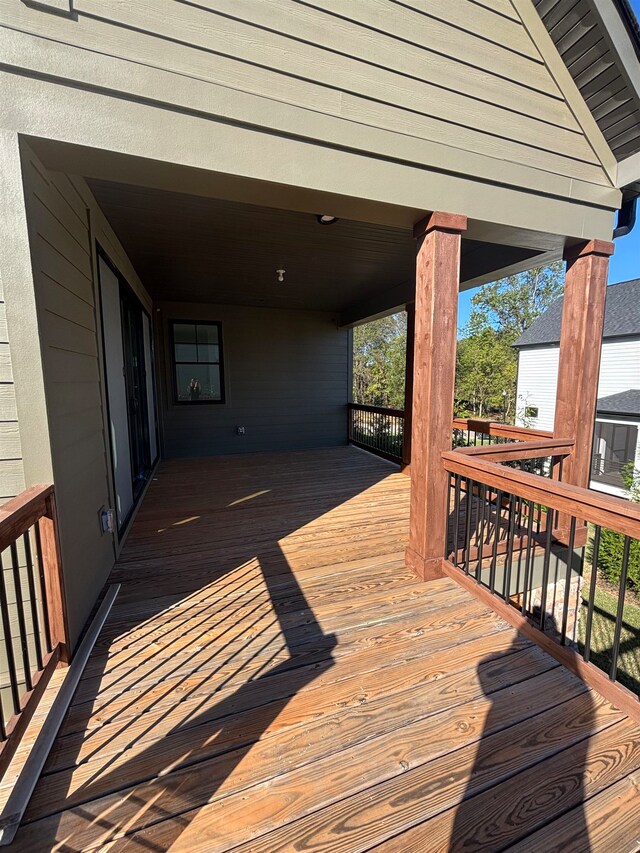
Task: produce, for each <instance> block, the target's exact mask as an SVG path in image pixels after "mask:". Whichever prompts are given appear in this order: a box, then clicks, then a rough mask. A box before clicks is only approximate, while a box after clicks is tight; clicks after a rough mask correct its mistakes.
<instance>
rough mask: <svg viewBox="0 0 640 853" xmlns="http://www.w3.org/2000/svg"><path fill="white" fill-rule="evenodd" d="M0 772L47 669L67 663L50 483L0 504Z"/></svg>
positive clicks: (41, 689)
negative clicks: (0, 636)
mask: <svg viewBox="0 0 640 853" xmlns="http://www.w3.org/2000/svg"><path fill="white" fill-rule="evenodd" d="M0 620H1V623H2V644H3V645H2V650H3V655H2V661H1V669H0V678H1V679H2V680H1V682H0V774H2V773H3V772H4V771H5V770H6V767H7V765H8V763H9V761H10V760H11V757H12V755H13V753H14V752H15V748H16V746H17V745H18V743H19V741H20V738H21V736H22V734H23V733H24V731H25V729H26V727H27V725H28V723H29V720H30V719H31V716H32V715H33V711H34V710H35V708H36V706H37V704H38V701H39V700H40V697H41V695H42V693H43V692H44V689H45V687H46V685H47V682H48V680H49V677H50V676H51V674H52V672H53V670H54V669H55V668H56V666H58V665H59V664H64V663H67V662H68V660H69V641H68V631H67V622H66V613H65V604H64V587H63V579H62V572H61V561H60V549H59V543H58V533H57V520H56V505H55V495H54V491H53V486H33V487H32V488H30V489H26V490H25V491H24V492H22V494H20V495H18V497H16V498H13V499H12V500H10V501H8V502H7V503H5V504H4V505H3V506H2V507H0Z"/></svg>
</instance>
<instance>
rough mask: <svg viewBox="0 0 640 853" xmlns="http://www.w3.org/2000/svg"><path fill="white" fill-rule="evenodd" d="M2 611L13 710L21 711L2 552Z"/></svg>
mask: <svg viewBox="0 0 640 853" xmlns="http://www.w3.org/2000/svg"><path fill="white" fill-rule="evenodd" d="M0 611H1V613H2V631H3V633H4V644H5V648H6V651H7V668H8V670H9V686H10V688H11V698H12V699H13V711H14V713H15V714H19V713H20V693H19V692H18V673H17V671H16V659H15V655H14V652H13V638H12V636H11V619H10V617H9V599H8V596H7V584H6V582H5V577H4V564H3V561H2V554H0Z"/></svg>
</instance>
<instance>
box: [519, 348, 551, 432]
mask: <svg viewBox="0 0 640 853" xmlns="http://www.w3.org/2000/svg"><path fill="white" fill-rule="evenodd" d="M559 353H560V350H559V348H558V347H545V348H542V347H541V348H539V349H537V348H532V349H524V350H521V351H520V357H519V361H518V392H517V402H516V412H517V423H518V424H520V425H523V426H528V427H530V428H531V429H549V430H552V429H553V421H554V417H555V408H556V391H557V388H558V356H559ZM527 406H534V407H536V408H537V409H538V417H537V418H530V417H526V415H525V409H526V407H527Z"/></svg>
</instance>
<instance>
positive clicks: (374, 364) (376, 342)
mask: <svg viewBox="0 0 640 853" xmlns="http://www.w3.org/2000/svg"><path fill="white" fill-rule="evenodd" d="M406 347H407V315H406V313H405V312H404V311H403V312H401V313H399V314H393V315H391V316H390V317H382V318H381V319H380V320H373V321H372V322H371V323H364V324H363V325H362V326H356V327H355V329H354V330H353V400H354V402H355V403H365V404H368V405H370V406H390V407H391V408H393V409H402V408H403V407H404V372H405V352H406Z"/></svg>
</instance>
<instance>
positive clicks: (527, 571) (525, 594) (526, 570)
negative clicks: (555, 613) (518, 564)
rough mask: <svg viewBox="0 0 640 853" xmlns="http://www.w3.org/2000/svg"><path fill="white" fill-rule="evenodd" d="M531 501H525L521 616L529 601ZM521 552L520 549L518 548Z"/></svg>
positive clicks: (531, 540) (531, 528)
mask: <svg viewBox="0 0 640 853" xmlns="http://www.w3.org/2000/svg"><path fill="white" fill-rule="evenodd" d="M533 509H534V505H533V501H531V500H530V501H527V533H526V536H527V548H526V552H525V558H524V591H523V593H522V615H523V616H524V615H526V613H527V602H528V600H529V583H530V580H531V564H532V556H533ZM520 551H521V552H522V548H520Z"/></svg>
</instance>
